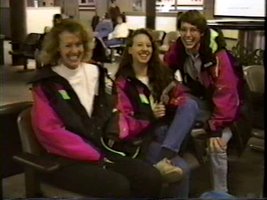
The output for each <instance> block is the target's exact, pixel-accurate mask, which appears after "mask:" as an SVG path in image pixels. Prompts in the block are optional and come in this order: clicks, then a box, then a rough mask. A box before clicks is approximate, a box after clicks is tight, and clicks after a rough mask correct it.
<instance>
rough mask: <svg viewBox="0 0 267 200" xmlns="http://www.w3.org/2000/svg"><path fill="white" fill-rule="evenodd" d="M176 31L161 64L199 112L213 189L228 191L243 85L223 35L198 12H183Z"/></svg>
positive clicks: (198, 117)
mask: <svg viewBox="0 0 267 200" xmlns="http://www.w3.org/2000/svg"><path fill="white" fill-rule="evenodd" d="M178 30H179V32H180V37H179V38H178V39H177V41H176V43H175V44H174V45H173V46H171V48H170V49H169V51H168V52H167V53H166V54H165V56H164V61H165V62H166V64H167V65H168V66H169V67H170V68H171V69H172V70H173V71H174V72H175V74H176V75H177V77H178V80H177V81H178V82H177V83H178V84H179V85H181V86H182V87H181V88H183V90H180V93H181V94H190V95H191V98H193V99H195V100H196V101H197V102H198V106H199V108H200V110H201V112H200V114H199V115H198V116H197V120H198V121H200V122H202V123H203V128H204V129H205V130H206V132H207V134H208V137H209V140H208V142H209V144H208V147H209V151H208V153H209V154H210V159H211V163H212V174H213V187H214V190H215V191H217V192H227V191H228V187H227V151H226V150H227V143H228V141H229V139H230V138H231V136H232V133H231V131H230V129H229V126H231V125H232V124H233V122H235V121H236V120H238V118H239V116H240V110H241V106H242V104H243V100H242V95H240V94H241V93H240V92H241V90H242V85H240V83H241V82H240V79H239V77H238V76H237V74H236V73H235V71H234V68H233V64H234V63H233V61H232V60H231V59H230V58H229V56H228V53H227V51H226V49H225V42H224V40H223V37H222V34H221V33H220V32H217V31H215V30H212V29H210V28H209V27H208V25H207V20H206V19H205V17H204V16H203V15H202V14H201V13H200V12H199V11H197V10H189V11H187V12H185V13H183V14H182V15H181V16H180V17H179V23H178ZM172 84H173V86H174V85H176V84H174V83H172ZM165 93H168V91H166V92H165ZM184 112H187V111H186V110H185V111H184ZM181 114H182V113H181Z"/></svg>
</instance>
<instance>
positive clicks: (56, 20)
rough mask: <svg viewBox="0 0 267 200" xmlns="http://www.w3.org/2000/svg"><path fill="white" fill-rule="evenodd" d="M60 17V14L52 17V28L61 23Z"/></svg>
mask: <svg viewBox="0 0 267 200" xmlns="http://www.w3.org/2000/svg"><path fill="white" fill-rule="evenodd" d="M62 19H63V18H62V15H61V14H54V16H53V26H56V25H57V24H59V23H61V21H62Z"/></svg>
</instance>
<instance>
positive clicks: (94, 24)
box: [91, 12, 100, 31]
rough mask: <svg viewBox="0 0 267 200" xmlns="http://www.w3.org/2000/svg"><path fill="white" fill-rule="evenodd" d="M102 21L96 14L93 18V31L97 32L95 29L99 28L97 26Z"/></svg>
mask: <svg viewBox="0 0 267 200" xmlns="http://www.w3.org/2000/svg"><path fill="white" fill-rule="evenodd" d="M99 21H100V17H99V16H98V14H97V12H95V15H94V16H93V18H92V22H91V27H92V29H93V31H95V28H96V26H97V24H98V23H99Z"/></svg>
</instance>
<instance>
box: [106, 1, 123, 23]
mask: <svg viewBox="0 0 267 200" xmlns="http://www.w3.org/2000/svg"><path fill="white" fill-rule="evenodd" d="M110 2H111V5H110V7H109V9H108V14H109V16H110V18H111V21H112V23H113V28H115V26H116V25H117V17H118V16H119V15H120V14H121V11H120V8H119V6H117V4H116V0H110Z"/></svg>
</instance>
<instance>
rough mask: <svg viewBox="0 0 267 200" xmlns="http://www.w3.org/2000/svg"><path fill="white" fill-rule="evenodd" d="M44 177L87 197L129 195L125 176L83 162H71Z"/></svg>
mask: <svg viewBox="0 0 267 200" xmlns="http://www.w3.org/2000/svg"><path fill="white" fill-rule="evenodd" d="M45 178H46V179H47V180H48V181H49V182H51V181H52V183H54V184H55V185H59V186H60V188H63V189H66V190H69V191H72V192H75V193H79V194H83V195H86V196H89V197H111V196H112V197H130V196H131V191H130V183H129V181H128V179H127V178H126V177H125V176H123V175H121V174H119V173H117V172H114V171H111V170H107V169H103V168H102V166H99V165H94V164H89V163H85V162H77V163H74V162H73V163H72V164H68V165H66V166H64V167H62V168H61V169H59V170H58V172H56V173H53V174H52V175H51V176H49V175H46V177H45Z"/></svg>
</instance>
